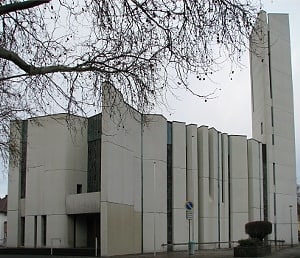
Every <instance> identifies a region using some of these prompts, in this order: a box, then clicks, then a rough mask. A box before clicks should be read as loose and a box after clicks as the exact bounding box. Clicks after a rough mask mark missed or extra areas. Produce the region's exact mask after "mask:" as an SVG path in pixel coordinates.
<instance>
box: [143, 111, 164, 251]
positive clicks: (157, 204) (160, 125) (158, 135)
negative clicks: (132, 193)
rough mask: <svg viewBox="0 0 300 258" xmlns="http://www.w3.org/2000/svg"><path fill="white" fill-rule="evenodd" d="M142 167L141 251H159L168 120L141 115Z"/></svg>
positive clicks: (161, 242)
mask: <svg viewBox="0 0 300 258" xmlns="http://www.w3.org/2000/svg"><path fill="white" fill-rule="evenodd" d="M142 166H143V252H145V253H149V252H162V251H163V250H164V249H163V247H162V244H163V243H166V242H167V121H166V119H165V118H164V117H163V116H160V115H144V123H143V165H142ZM154 239H155V245H154Z"/></svg>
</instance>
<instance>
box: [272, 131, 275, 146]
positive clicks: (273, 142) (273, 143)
mask: <svg viewBox="0 0 300 258" xmlns="http://www.w3.org/2000/svg"><path fill="white" fill-rule="evenodd" d="M272 145H275V139H274V134H272Z"/></svg>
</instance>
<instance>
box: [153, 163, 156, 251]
mask: <svg viewBox="0 0 300 258" xmlns="http://www.w3.org/2000/svg"><path fill="white" fill-rule="evenodd" d="M155 193H156V162H155V161H154V162H153V249H154V250H153V256H156V243H155V242H156V241H155V240H156V239H155V238H156V227H155Z"/></svg>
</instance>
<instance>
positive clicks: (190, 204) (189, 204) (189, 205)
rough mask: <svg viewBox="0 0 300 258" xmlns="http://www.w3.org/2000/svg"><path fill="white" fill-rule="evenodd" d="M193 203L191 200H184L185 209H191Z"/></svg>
mask: <svg viewBox="0 0 300 258" xmlns="http://www.w3.org/2000/svg"><path fill="white" fill-rule="evenodd" d="M193 206H194V205H193V203H192V202H186V203H185V208H186V209H187V210H189V211H190V210H192V209H193Z"/></svg>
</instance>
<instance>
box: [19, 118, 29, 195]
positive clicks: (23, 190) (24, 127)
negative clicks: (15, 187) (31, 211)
mask: <svg viewBox="0 0 300 258" xmlns="http://www.w3.org/2000/svg"><path fill="white" fill-rule="evenodd" d="M27 130H28V121H27V120H24V121H22V128H21V160H20V163H21V164H20V177H21V185H20V187H21V189H20V190H21V198H25V194H26V164H27Z"/></svg>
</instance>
